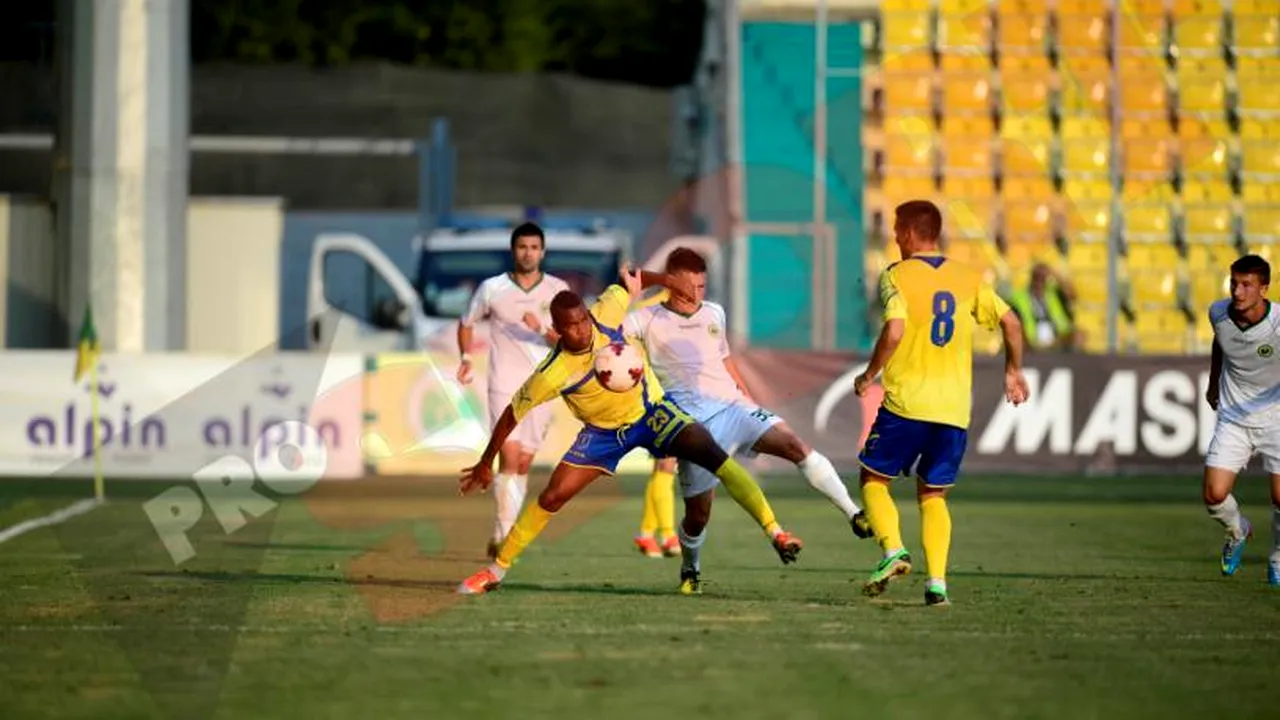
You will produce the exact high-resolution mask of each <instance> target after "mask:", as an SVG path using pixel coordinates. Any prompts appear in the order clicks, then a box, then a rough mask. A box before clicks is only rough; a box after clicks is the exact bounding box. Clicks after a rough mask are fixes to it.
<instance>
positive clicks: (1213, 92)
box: [1178, 75, 1227, 115]
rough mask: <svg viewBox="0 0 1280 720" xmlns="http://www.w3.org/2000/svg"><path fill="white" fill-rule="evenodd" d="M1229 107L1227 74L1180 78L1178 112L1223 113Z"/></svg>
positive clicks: (1184, 113) (1183, 113) (1181, 113)
mask: <svg viewBox="0 0 1280 720" xmlns="http://www.w3.org/2000/svg"><path fill="white" fill-rule="evenodd" d="M1226 107H1227V81H1226V75H1222V76H1220V77H1180V78H1178V113H1179V114H1180V115H1186V114H1188V113H1221V112H1224V111H1225V110H1226Z"/></svg>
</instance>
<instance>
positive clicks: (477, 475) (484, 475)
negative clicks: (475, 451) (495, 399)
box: [459, 405, 518, 495]
mask: <svg viewBox="0 0 1280 720" xmlns="http://www.w3.org/2000/svg"><path fill="white" fill-rule="evenodd" d="M517 422H518V421H517V420H516V414H515V411H514V410H512V409H511V406H510V405H508V406H507V409H505V410H503V411H502V417H500V418H498V424H497V425H494V427H493V434H492V435H491V436H490V437H489V444H488V445H486V446H485V448H484V452H483V453H481V454H480V462H478V463H476V464H475V465H472V466H471V467H469V468H466V469H465V470H463V471H462V479H461V481H460V482H459V490H460V492H461V493H462V494H463V495H466V494H467V493H469V492H471V491H472V490H475V489H476V488H479V489H480V490H481V492H483V491H485V490H488V489H489V485H490V484H491V483H492V482H493V460H494V458H496V457H498V449H499V448H501V447H502V446H503V444H505V443H506V442H507V438H508V437H510V436H511V433H512V432H513V431H515V429H516V423H517Z"/></svg>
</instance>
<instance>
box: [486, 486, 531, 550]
mask: <svg viewBox="0 0 1280 720" xmlns="http://www.w3.org/2000/svg"><path fill="white" fill-rule="evenodd" d="M528 485H529V476H528V475H503V474H501V473H499V474H498V476H497V477H495V478H494V479H493V500H494V502H495V503H497V505H498V510H497V513H496V515H495V516H494V519H493V541H494V542H499V543H500V542H502V540H503V539H504V538H505V537H507V533H509V532H511V527H512V526H513V525H515V524H516V519H517V518H519V517H520V508H521V507H523V506H524V494H525V490H526V489H527V488H528Z"/></svg>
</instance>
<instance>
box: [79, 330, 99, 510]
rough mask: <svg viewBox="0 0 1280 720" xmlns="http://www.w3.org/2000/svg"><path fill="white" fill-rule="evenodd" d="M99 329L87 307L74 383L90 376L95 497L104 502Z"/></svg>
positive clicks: (81, 331)
mask: <svg viewBox="0 0 1280 720" xmlns="http://www.w3.org/2000/svg"><path fill="white" fill-rule="evenodd" d="M101 354H102V348H100V347H99V346H98V329H97V328H95V327H94V326H93V308H91V307H88V306H86V307H85V309H84V320H82V321H81V322H80V338H79V340H78V342H77V344H76V371H75V375H73V376H72V382H80V378H83V377H84V376H85V373H88V374H89V398H90V399H89V403H90V407H91V410H90V413H91V421H92V423H93V496H94V498H96V499H97V500H98V502H102V500H103V499H104V498H105V497H106V492H105V489H104V488H103V479H102V423H101V420H100V419H99V418H100V413H99V412H98V356H99V355H101Z"/></svg>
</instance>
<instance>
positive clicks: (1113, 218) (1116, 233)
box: [1107, 3, 1124, 354]
mask: <svg viewBox="0 0 1280 720" xmlns="http://www.w3.org/2000/svg"><path fill="white" fill-rule="evenodd" d="M1111 50H1112V61H1111V137H1110V138H1109V139H1110V148H1111V153H1110V154H1111V162H1110V164H1109V166H1108V170H1109V176H1108V179H1109V181H1110V184H1111V202H1110V209H1111V214H1110V218H1109V221H1108V223H1107V352H1108V353H1112V354H1114V353H1115V352H1116V350H1117V348H1118V346H1119V335H1120V328H1119V324H1120V318H1119V317H1118V315H1119V311H1120V307H1119V299H1120V281H1119V277H1118V275H1119V271H1120V221H1119V218H1120V197H1119V193H1120V149H1121V148H1120V142H1119V127H1120V114H1121V113H1120V106H1121V102H1122V98H1123V97H1124V94H1123V93H1122V92H1121V90H1122V88H1121V87H1120V57H1119V51H1120V9H1119V3H1115V4H1113V5H1112V8H1111Z"/></svg>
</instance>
